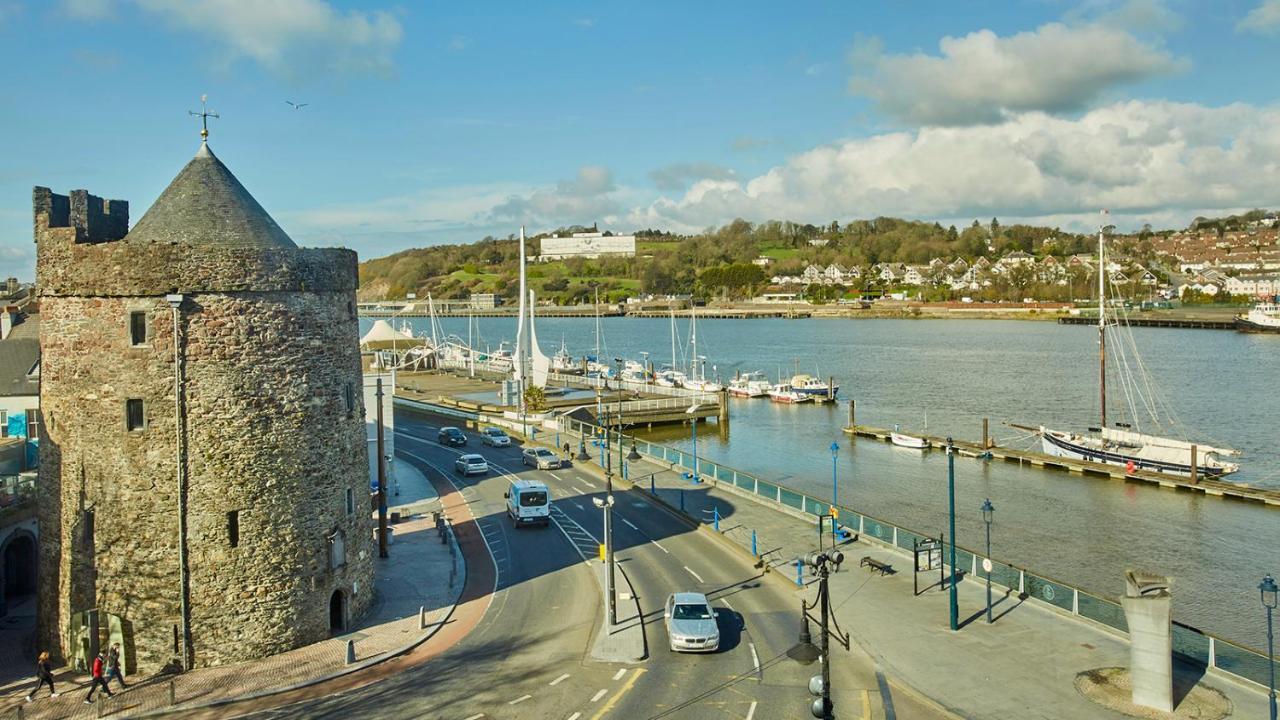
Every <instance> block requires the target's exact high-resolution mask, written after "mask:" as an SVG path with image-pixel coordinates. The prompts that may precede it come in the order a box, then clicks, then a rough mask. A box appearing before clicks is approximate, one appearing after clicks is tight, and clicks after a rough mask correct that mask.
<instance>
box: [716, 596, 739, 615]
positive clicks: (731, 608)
mask: <svg viewBox="0 0 1280 720" xmlns="http://www.w3.org/2000/svg"><path fill="white" fill-rule="evenodd" d="M720 602H722V603H724V606H725V607H727V608H729V609H730V610H733V606H732V605H730V604H729V601H728V600H724V599H721V600H720ZM733 611H734V612H738V611H737V610H733Z"/></svg>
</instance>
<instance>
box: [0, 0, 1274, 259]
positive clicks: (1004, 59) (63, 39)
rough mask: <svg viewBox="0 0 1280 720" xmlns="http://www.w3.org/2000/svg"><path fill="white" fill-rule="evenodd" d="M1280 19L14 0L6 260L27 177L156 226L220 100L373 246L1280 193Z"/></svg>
mask: <svg viewBox="0 0 1280 720" xmlns="http://www.w3.org/2000/svg"><path fill="white" fill-rule="evenodd" d="M1278 40H1280V0H1225V1H1223V2H1214V3H1209V2H1204V3H1190V2H1176V1H1175V0H1168V1H1167V2H1165V1H1160V0H1115V1H1105V0H1093V1H1089V0H1086V1H1084V2H1066V1H1063V2H1055V1H1053V0H1040V1H1030V2H1023V3H996V2H966V3H956V2H954V1H951V2H913V3H909V4H907V3H896V2H870V1H868V2H856V3H855V2H828V3H817V2H815V3H786V4H784V3H776V2H733V3H730V2H706V3H667V2H648V3H560V4H554V5H552V4H531V3H510V4H507V3H486V4H479V3H452V2H451V3H445V2H439V3H435V2H432V3H402V4H391V3H382V2H380V1H379V0H371V1H370V2H361V3H346V2H336V1H328V2H326V1H325V0H275V1H272V0H61V1H58V2H40V3H37V2H22V1H21V0H0V68H3V69H0V73H3V74H4V85H3V86H4V88H5V92H4V93H3V95H2V96H0V158H2V160H0V273H3V274H5V275H8V274H16V275H18V276H20V277H22V278H24V279H29V278H31V277H32V275H33V265H34V248H33V245H32V243H31V235H30V190H31V187H32V186H33V185H46V186H50V187H52V188H54V189H55V191H58V192H66V191H68V190H70V189H72V188H87V189H89V190H90V191H91V192H93V193H95V194H98V195H103V196H106V197H111V198H122V199H127V200H129V201H130V202H131V206H132V216H133V219H134V221H136V220H137V219H138V218H140V217H141V216H142V214H143V213H144V212H145V210H146V208H147V207H148V206H149V205H150V204H151V202H152V201H153V200H154V199H155V197H156V195H158V194H159V192H160V191H161V190H162V189H163V188H164V186H165V185H166V184H167V183H168V182H169V180H170V179H172V177H173V176H174V175H175V174H176V173H177V172H178V170H179V169H181V167H182V165H183V164H184V163H185V162H186V161H187V160H188V159H189V158H190V156H191V155H192V154H193V153H194V152H195V150H196V148H197V146H198V142H199V137H198V134H197V133H198V125H197V123H196V121H195V120H194V119H193V118H190V117H188V116H187V114H186V113H187V111H188V110H190V109H198V106H199V96H200V95H201V94H202V93H208V95H209V106H210V108H211V109H213V110H216V111H218V112H219V113H221V115H222V117H221V119H216V120H211V121H210V122H211V133H212V136H211V139H210V146H211V147H212V148H213V150H214V151H215V152H216V153H217V154H218V155H219V156H220V157H221V158H222V159H223V160H224V161H225V162H226V163H227V164H228V165H229V166H230V167H231V169H232V170H233V171H234V172H235V173H236V174H237V175H238V176H239V177H240V179H241V181H242V182H244V184H245V185H246V186H247V187H248V188H249V190H250V191H251V192H252V193H254V195H255V196H256V197H257V198H258V200H259V201H260V202H261V203H262V204H263V205H264V206H265V207H266V208H267V209H268V210H269V211H270V212H271V213H272V214H273V215H274V216H275V217H276V219H277V220H278V221H279V222H280V223H281V224H282V225H283V226H284V228H285V229H286V230H287V231H288V232H289V233H290V234H291V235H292V237H293V238H294V239H295V240H297V241H298V242H300V243H303V244H313V245H333V244H340V245H345V246H348V247H352V248H354V249H356V250H357V251H359V252H360V254H361V256H362V257H376V256H380V255H384V254H387V253H389V252H393V251H396V250H400V249H404V248H408V247H415V246H422V245H427V244H434V243H440V242H459V241H471V240H475V239H479V238H480V237H483V236H484V235H486V234H495V235H506V234H508V233H510V232H514V231H515V230H516V229H517V228H518V227H519V225H521V224H525V225H528V226H529V228H530V229H531V230H532V231H537V230H543V229H550V228H555V227H558V226H561V225H568V224H590V223H592V222H597V221H598V222H600V223H601V224H602V226H604V227H608V228H611V229H614V230H619V231H631V230H635V229H639V228H643V227H657V228H664V229H671V230H677V231H692V230H696V229H699V228H702V227H706V226H709V225H714V224H720V223H723V222H727V221H728V220H731V219H733V218H734V217H745V218H748V219H750V220H763V219H768V218H786V219H793V220H798V221H807V222H814V223H824V222H830V221H831V220H833V219H834V220H841V221H846V220H850V219H854V218H859V217H874V216H876V215H896V216H904V217H915V218H925V219H938V220H942V221H943V222H965V223H967V222H969V221H971V220H972V219H974V218H982V219H983V220H984V221H985V220H987V219H989V218H990V217H991V216H993V215H997V216H999V217H1000V218H1001V220H1002V222H1009V221H1016V220H1019V219H1022V220H1028V221H1033V222H1043V223H1047V224H1051V225H1059V226H1062V227H1064V228H1071V229H1085V228H1087V227H1089V226H1091V225H1092V224H1093V223H1094V218H1096V213H1097V210H1098V209H1100V208H1103V207H1106V208H1110V209H1111V210H1112V214H1113V217H1114V218H1115V219H1116V220H1117V221H1118V224H1120V225H1122V226H1125V225H1128V226H1136V225H1140V224H1141V223H1143V222H1151V223H1152V224H1154V225H1156V226H1159V227H1181V226H1184V225H1185V224H1186V223H1187V221H1189V220H1190V219H1191V218H1192V217H1194V216H1195V215H1197V214H1209V213H1222V212H1230V211H1236V210H1240V209H1248V208H1250V207H1256V206H1262V207H1273V208H1274V207H1278V206H1280V198H1277V195H1278V194H1280V189H1277V188H1280V183H1278V182H1277V181H1278V180H1280V106H1278V105H1277V102H1276V91H1277V90H1276V89H1277V85H1276V83H1275V81H1274V71H1275V68H1277V67H1280V44H1278V42H1277V41H1278ZM286 100H293V101H295V102H299V103H302V102H305V103H307V106H306V107H304V108H303V109H302V110H293V109H292V108H290V107H289V106H288V105H287V104H286V103H285V101H286Z"/></svg>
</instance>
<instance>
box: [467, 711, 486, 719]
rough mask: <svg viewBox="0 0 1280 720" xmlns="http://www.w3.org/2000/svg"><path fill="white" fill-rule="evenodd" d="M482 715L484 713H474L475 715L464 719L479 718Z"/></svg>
mask: <svg viewBox="0 0 1280 720" xmlns="http://www.w3.org/2000/svg"><path fill="white" fill-rule="evenodd" d="M482 717H484V713H476V714H475V715H472V716H471V717H469V718H467V719H466V720H480V718H482Z"/></svg>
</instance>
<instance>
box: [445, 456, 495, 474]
mask: <svg viewBox="0 0 1280 720" xmlns="http://www.w3.org/2000/svg"><path fill="white" fill-rule="evenodd" d="M453 471H454V472H456V473H458V474H459V475H484V474H485V473H487V472H489V461H488V460H485V459H484V457H482V456H480V455H463V456H462V457H459V458H458V459H457V460H456V461H454V463H453Z"/></svg>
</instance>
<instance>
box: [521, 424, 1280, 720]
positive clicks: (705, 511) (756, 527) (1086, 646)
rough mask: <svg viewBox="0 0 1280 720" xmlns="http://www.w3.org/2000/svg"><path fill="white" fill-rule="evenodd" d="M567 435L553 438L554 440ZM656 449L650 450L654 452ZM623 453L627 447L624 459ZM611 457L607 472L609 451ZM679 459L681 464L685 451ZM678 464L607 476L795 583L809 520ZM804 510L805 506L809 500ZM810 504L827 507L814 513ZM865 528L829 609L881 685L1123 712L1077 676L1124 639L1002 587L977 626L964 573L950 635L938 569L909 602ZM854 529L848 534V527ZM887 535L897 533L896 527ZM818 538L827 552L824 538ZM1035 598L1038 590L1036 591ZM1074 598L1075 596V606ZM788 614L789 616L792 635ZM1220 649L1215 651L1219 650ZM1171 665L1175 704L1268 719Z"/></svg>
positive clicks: (1103, 714) (973, 700)
mask: <svg viewBox="0 0 1280 720" xmlns="http://www.w3.org/2000/svg"><path fill="white" fill-rule="evenodd" d="M570 434H571V433H569V432H567V431H564V432H561V436H562V437H561V441H562V442H563V438H564V437H567V436H569V435H570ZM540 435H541V433H540ZM546 439H548V440H552V438H546ZM587 443H588V444H587V448H588V453H589V454H590V456H591V459H590V460H587V461H576V464H578V465H579V466H583V465H588V464H591V465H595V466H596V468H597V470H599V460H600V456H601V453H600V450H601V449H602V448H601V447H600V446H599V445H594V446H593V445H592V444H591V441H590V439H588V441H587ZM574 444H575V445H576V442H575V443H574ZM657 447H658V446H651V447H649V448H648V450H649V451H651V452H652V451H653V450H655V449H656V448H657ZM629 450H630V444H629V443H628V444H627V445H626V446H625V448H624V453H623V458H625V456H626V454H627V452H626V451H629ZM612 452H613V456H612V457H613V461H612V464H613V465H614V467H615V468H616V467H618V465H617V462H618V458H619V456H618V448H617V446H616V445H614V447H613V448H612ZM671 452H672V453H673V454H674V453H675V451H671ZM683 460H684V461H685V462H686V464H687V461H688V458H687V456H684V457H683ZM679 462H680V460H677V461H676V464H675V466H674V467H675V469H673V465H672V463H670V462H667V461H665V460H661V459H656V458H653V457H644V458H643V459H640V460H629V461H626V462H625V466H626V475H627V476H628V478H629V481H621V480H618V479H617V478H616V477H615V481H616V482H617V487H618V488H620V489H623V491H625V492H627V493H628V494H629V495H631V496H634V497H636V498H644V499H646V500H647V501H649V502H658V503H660V504H661V505H663V506H664V507H666V508H667V509H669V510H670V511H671V512H673V513H675V514H678V515H681V516H683V517H685V518H687V520H688V521H689V523H690V525H691V526H696V527H697V531H698V532H706V533H709V534H711V535H713V536H716V537H718V538H720V539H721V540H722V541H723V542H725V543H727V544H730V545H732V546H733V547H736V548H738V549H739V550H740V551H742V552H744V553H752V552H753V546H754V554H756V555H757V556H759V558H760V559H761V561H762V562H765V563H767V564H768V565H770V566H771V567H772V568H773V571H774V572H775V573H777V574H778V575H780V576H782V577H783V578H785V579H786V580H787V581H789V582H795V581H796V577H797V576H796V569H795V559H796V558H797V557H800V556H802V555H804V554H805V553H807V552H810V551H812V550H815V549H817V547H818V531H817V526H816V520H815V517H814V516H813V515H812V514H809V513H806V512H802V511H801V510H800V509H797V508H795V507H791V506H789V505H785V504H783V503H774V502H769V501H762V500H760V499H758V497H752V493H751V492H750V491H747V490H744V489H742V488H739V487H735V486H734V485H733V484H732V483H726V482H724V481H723V480H722V479H719V478H716V477H714V476H705V475H704V477H703V478H701V480H700V481H698V482H693V481H691V480H690V479H689V476H690V473H689V472H688V471H687V469H686V468H685V467H682V466H681V465H680V464H679ZM708 465H710V464H709V463H708ZM699 469H700V474H704V473H706V472H707V471H706V470H703V469H702V466H701V465H700V468H699ZM713 475H714V473H713ZM761 482H762V481H761ZM783 492H786V491H785V490H779V493H778V496H779V497H781V495H782V493H783ZM809 507H810V509H813V506H812V505H810V506H809ZM816 509H817V511H818V512H820V513H823V512H826V509H825V508H824V507H821V506H819V507H818V508H816ZM870 523H871V521H870V518H867V522H866V523H865V524H864V525H863V530H864V532H863V534H862V535H861V536H859V537H857V539H853V538H850V539H848V540H846V541H843V542H842V543H841V544H840V550H841V551H842V552H843V553H844V555H845V563H844V565H843V566H841V568H840V570H839V572H837V573H836V574H834V575H833V576H832V578H831V592H832V607H833V610H834V614H835V617H836V619H837V621H838V623H839V625H840V626H841V627H842V628H844V629H845V630H846V631H848V632H849V633H850V635H851V636H852V637H853V640H854V641H855V642H856V643H857V645H858V646H860V648H861V650H862V651H864V652H865V653H867V654H869V655H870V656H871V657H872V658H874V660H875V662H876V664H877V671H878V672H880V673H883V676H884V677H885V679H886V682H888V683H890V684H891V685H897V686H901V685H905V686H908V687H909V688H911V689H912V691H913V692H914V693H917V694H920V695H923V696H925V697H926V698H927V699H928V700H930V701H932V703H934V704H936V705H937V706H938V707H940V708H944V709H946V710H947V711H949V712H950V713H952V714H954V715H955V716H958V717H965V718H992V719H993V720H994V719H996V718H999V719H1001V720H1003V719H1005V718H1020V719H1035V718H1045V719H1050V718H1053V719H1059V718H1072V719H1088V718H1099V719H1102V718H1108V719H1115V718H1120V717H1124V716H1122V715H1120V714H1119V713H1117V712H1114V711H1112V710H1109V709H1105V708H1103V707H1101V706H1099V705H1096V704H1094V703H1093V702H1091V701H1090V700H1088V699H1086V698H1085V697H1084V696H1082V695H1081V694H1080V693H1079V692H1077V691H1076V688H1075V682H1076V679H1077V676H1078V675H1080V674H1081V673H1086V672H1089V671H1092V670H1097V669H1101V668H1108V667H1127V666H1128V665H1129V646H1128V641H1127V639H1126V636H1125V635H1124V633H1122V632H1119V631H1118V630H1115V629H1113V628H1108V627H1105V626H1103V625H1102V624H1100V623H1095V622H1092V621H1089V620H1085V619H1081V618H1079V617H1077V616H1073V615H1070V614H1068V612H1063V611H1059V610H1057V609H1054V608H1053V607H1051V606H1050V605H1049V604H1047V603H1044V602H1039V601H1036V600H1030V599H1028V598H1026V597H1025V596H1022V595H1020V594H1019V593H1018V592H1016V591H1013V590H1005V589H1004V588H997V589H996V592H995V596H994V597H995V602H994V608H993V614H994V619H995V622H994V623H992V624H987V622H986V591H985V586H984V585H983V584H982V583H981V582H974V581H973V580H980V578H978V577H976V576H973V575H970V578H969V580H968V581H962V582H961V583H960V584H959V587H958V592H959V604H960V623H961V625H960V629H959V630H958V631H954V632H953V631H952V630H951V629H950V623H949V603H948V593H947V592H945V591H944V589H943V587H942V586H941V584H940V583H939V575H940V573H939V571H938V570H933V571H932V572H931V573H928V574H927V577H926V574H925V573H922V574H921V576H920V578H919V580H920V588H921V590H922V592H920V594H918V595H916V594H915V587H914V582H913V581H914V578H913V575H912V565H913V562H914V558H913V556H912V553H911V552H910V551H908V550H905V549H902V548H899V547H896V546H895V545H894V544H893V543H892V542H891V541H889V534H888V533H885V532H884V531H883V529H881V528H880V527H879V526H877V530H876V531H875V532H872V530H871V524H870ZM853 529H855V530H856V529H858V527H857V523H856V522H855V523H854V527H853ZM874 534H880V535H882V536H885V540H878V539H876V538H875V537H873V535H874ZM892 536H893V537H896V531H895V533H894V534H893V535H892ZM824 542H825V544H826V546H827V547H830V544H831V540H830V533H829V531H828V533H827V536H826V540H825V541H824ZM864 556H870V557H871V558H873V559H875V560H877V561H879V562H881V563H884V564H886V565H888V566H889V567H890V568H891V570H890V572H888V573H886V574H882V573H880V572H877V571H875V570H873V569H872V568H870V567H863V566H860V560H861V559H862V558H863V557H864ZM971 563H972V564H976V562H975V561H974V559H973V556H972V555H969V554H967V553H966V554H964V557H963V558H962V559H961V561H960V562H959V563H958V564H959V565H960V566H961V567H962V568H965V569H968V568H969V567H970V565H971ZM1013 577H1014V581H1013V584H1014V585H1016V584H1017V577H1018V576H1017V574H1016V573H1015V574H1014V576H1013ZM1025 580H1026V582H1027V584H1028V587H1027V590H1029V591H1030V590H1032V588H1031V587H1030V585H1031V583H1032V580H1033V578H1032V576H1030V575H1027V576H1026V578H1025ZM812 581H813V578H812V577H810V576H808V575H807V574H806V575H804V576H803V577H801V579H800V582H801V583H802V584H803V585H804V586H805V587H804V588H803V589H802V587H801V585H799V584H798V585H797V595H798V596H804V597H810V596H811V595H812V591H811V590H809V589H808V588H807V586H808V585H809V584H810V583H811V582H812ZM1119 582H1120V579H1119V578H1117V583H1119ZM1042 591H1043V588H1039V587H1038V586H1037V589H1036V592H1037V593H1041V592H1042ZM1059 592H1061V591H1059ZM1059 599H1061V598H1059ZM1084 599H1085V598H1084V596H1083V595H1082V596H1080V599H1079V600H1077V602H1083V600H1084ZM1068 602H1070V601H1068ZM797 607H798V603H797ZM798 615H799V610H798V609H797V617H796V619H795V622H796V626H797V629H798V627H799V617H798ZM1220 645H1221V644H1220ZM1219 652H1220V653H1221V652H1223V650H1222V648H1221V647H1220V648H1219ZM834 653H835V654H834V661H835V662H841V655H842V654H844V651H843V650H841V649H836V650H835V651H834ZM845 657H846V658H847V657H848V655H846V656H845ZM1179 668H1180V673H1179V677H1180V681H1181V682H1180V685H1179V688H1178V689H1176V690H1175V700H1178V699H1180V698H1181V697H1183V695H1185V693H1186V692H1187V690H1188V689H1189V688H1190V687H1191V686H1193V685H1195V684H1196V683H1197V682H1198V683H1199V684H1200V685H1201V686H1206V685H1207V686H1209V687H1211V688H1213V689H1216V690H1217V691H1220V692H1221V693H1222V694H1224V695H1225V696H1226V697H1227V698H1228V699H1229V701H1230V703H1231V705H1232V714H1231V717H1235V718H1262V717H1266V714H1267V703H1266V697H1265V690H1263V689H1261V688H1260V687H1259V686H1257V685H1254V684H1252V683H1249V682H1247V681H1244V680H1237V679H1236V678H1235V677H1234V676H1230V675H1227V674H1224V673H1220V672H1218V671H1209V672H1208V674H1205V671H1204V669H1203V668H1202V667H1192V666H1191V665H1190V664H1189V663H1181V662H1179ZM1183 709H1184V710H1188V709H1189V708H1185V707H1184V708H1183ZM889 716H890V717H892V715H889ZM1173 717H1184V715H1174V716H1173ZM1187 717H1191V716H1187Z"/></svg>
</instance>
